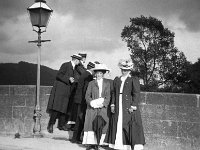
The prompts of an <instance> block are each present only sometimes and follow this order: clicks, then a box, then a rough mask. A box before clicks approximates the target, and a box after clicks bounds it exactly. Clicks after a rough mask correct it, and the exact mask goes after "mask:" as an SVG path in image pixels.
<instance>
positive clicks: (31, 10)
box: [27, 0, 53, 137]
mask: <svg viewBox="0 0 200 150" xmlns="http://www.w3.org/2000/svg"><path fill="white" fill-rule="evenodd" d="M27 11H28V14H29V16H30V20H31V24H32V27H33V31H35V32H36V33H37V34H38V40H34V41H29V43H37V46H38V57H37V86H36V87H37V91H36V94H37V96H36V103H35V110H34V117H33V118H34V128H33V135H34V137H42V134H41V132H40V131H41V123H40V118H41V108H40V60H41V44H42V42H48V41H50V40H41V33H43V32H46V28H47V25H48V22H49V19H50V16H51V13H52V12H53V10H52V9H51V8H50V7H49V6H47V4H46V1H45V0H35V3H34V4H33V5H31V6H30V7H28V8H27ZM36 28H37V29H38V30H36ZM42 30H43V31H42Z"/></svg>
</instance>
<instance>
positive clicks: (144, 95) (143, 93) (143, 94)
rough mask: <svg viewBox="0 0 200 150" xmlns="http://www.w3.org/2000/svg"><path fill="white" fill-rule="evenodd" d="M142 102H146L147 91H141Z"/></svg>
mask: <svg viewBox="0 0 200 150" xmlns="http://www.w3.org/2000/svg"><path fill="white" fill-rule="evenodd" d="M140 98H141V99H140V102H139V103H140V104H146V93H145V92H141V93H140Z"/></svg>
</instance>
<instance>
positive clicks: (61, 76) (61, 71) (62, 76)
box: [56, 63, 70, 85]
mask: <svg viewBox="0 0 200 150" xmlns="http://www.w3.org/2000/svg"><path fill="white" fill-rule="evenodd" d="M69 69H70V67H69V65H68V64H67V63H64V64H62V65H61V67H60V69H59V71H58V73H57V75H56V79H57V80H59V81H61V82H64V83H65V84H68V85H69V84H70V82H69V78H70V76H68V75H66V72H67V71H70V70H69Z"/></svg>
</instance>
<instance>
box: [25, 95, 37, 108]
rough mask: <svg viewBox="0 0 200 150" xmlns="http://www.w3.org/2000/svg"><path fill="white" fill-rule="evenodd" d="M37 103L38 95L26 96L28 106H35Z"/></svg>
mask: <svg viewBox="0 0 200 150" xmlns="http://www.w3.org/2000/svg"><path fill="white" fill-rule="evenodd" d="M35 104H36V95H29V96H27V97H26V106H27V107H35Z"/></svg>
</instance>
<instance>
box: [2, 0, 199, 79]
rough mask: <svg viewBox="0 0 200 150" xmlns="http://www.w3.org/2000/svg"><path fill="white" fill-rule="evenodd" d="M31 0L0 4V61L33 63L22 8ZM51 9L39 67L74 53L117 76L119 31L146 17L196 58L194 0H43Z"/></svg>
mask: <svg viewBox="0 0 200 150" xmlns="http://www.w3.org/2000/svg"><path fill="white" fill-rule="evenodd" d="M33 3H34V0H0V63H8V62H12V63H17V62H19V61H26V62H30V63H37V46H36V44H33V43H28V41H30V40H36V39H37V34H36V33H35V32H33V31H32V26H31V23H30V20H29V17H28V14H27V11H26V9H27V8H28V7H29V6H31V5H32V4H33ZM47 5H48V6H50V7H51V8H52V9H53V14H52V17H51V20H50V22H49V25H48V28H47V32H45V33H43V34H42V39H48V40H51V42H47V43H43V44H42V53H41V64H42V65H45V66H48V67H51V68H53V69H59V68H60V65H61V64H62V63H63V62H65V61H69V60H70V56H71V55H72V54H73V53H77V52H86V53H87V54H88V58H87V62H88V61H99V62H103V63H105V64H106V65H107V66H108V67H109V68H110V69H111V73H110V78H113V77H114V76H116V75H119V73H120V70H119V69H118V67H117V63H118V61H119V59H121V58H129V51H128V49H127V47H126V43H124V42H123V41H122V40H121V37H120V35H121V31H122V29H123V28H124V26H125V25H129V19H130V18H132V17H139V16H141V15H144V16H147V17H149V16H152V17H156V18H157V19H159V20H162V23H163V25H164V26H165V27H167V28H169V29H170V30H171V31H173V32H174V33H175V46H176V47H178V49H179V50H180V51H182V52H184V54H185V55H186V57H187V60H188V61H191V62H193V63H194V62H196V61H197V59H198V58H200V48H199V47H200V0H47Z"/></svg>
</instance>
